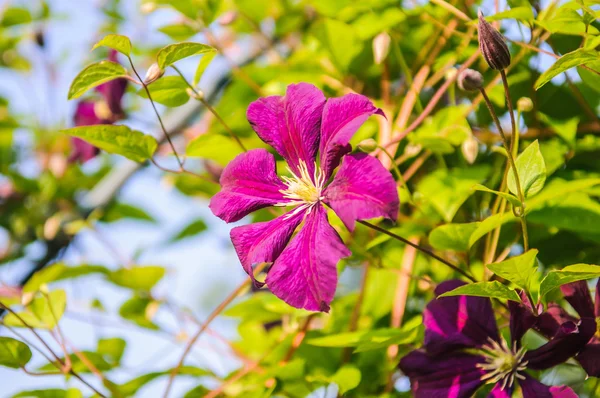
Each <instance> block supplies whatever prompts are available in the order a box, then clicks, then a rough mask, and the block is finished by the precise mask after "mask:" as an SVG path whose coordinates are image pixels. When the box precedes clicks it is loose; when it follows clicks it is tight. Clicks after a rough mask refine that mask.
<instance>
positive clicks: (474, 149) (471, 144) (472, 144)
mask: <svg viewBox="0 0 600 398" xmlns="http://www.w3.org/2000/svg"><path fill="white" fill-rule="evenodd" d="M460 149H461V152H462V154H463V156H464V157H465V160H466V161H467V163H469V164H473V163H475V159H477V154H478V153H479V144H478V143H477V140H476V139H475V137H473V136H472V135H471V136H469V138H467V139H466V140H464V141H463V143H462V145H461V147H460Z"/></svg>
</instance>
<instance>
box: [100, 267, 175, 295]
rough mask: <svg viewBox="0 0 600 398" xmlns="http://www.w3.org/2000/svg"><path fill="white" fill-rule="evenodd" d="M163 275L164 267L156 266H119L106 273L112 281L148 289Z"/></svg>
mask: <svg viewBox="0 0 600 398" xmlns="http://www.w3.org/2000/svg"><path fill="white" fill-rule="evenodd" d="M163 276H165V269H164V268H163V267H158V266H143V267H138V266H136V267H132V268H121V269H118V270H116V271H113V272H111V273H110V274H108V275H107V279H108V280H109V281H111V282H112V283H114V284H116V285H119V286H122V287H126V288H129V289H133V290H143V291H148V290H150V289H152V288H153V287H154V285H156V284H157V283H158V281H160V280H161V279H162V277H163Z"/></svg>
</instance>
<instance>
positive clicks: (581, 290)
mask: <svg viewBox="0 0 600 398" xmlns="http://www.w3.org/2000/svg"><path fill="white" fill-rule="evenodd" d="M560 290H561V291H562V293H563V295H564V296H565V300H567V301H568V302H569V304H571V306H572V307H573V308H575V311H577V313H578V314H579V316H580V317H590V318H594V302H593V301H592V295H591V294H590V289H589V288H588V285H587V282H586V281H578V282H572V283H567V284H566V285H562V286H561V287H560Z"/></svg>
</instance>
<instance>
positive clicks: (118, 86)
mask: <svg viewBox="0 0 600 398" xmlns="http://www.w3.org/2000/svg"><path fill="white" fill-rule="evenodd" d="M117 54H118V53H117V51H115V50H110V52H109V54H108V60H109V61H112V62H118V59H117ZM126 89H127V79H123V78H119V79H115V80H111V81H109V82H106V83H103V84H101V85H99V86H98V87H96V91H98V92H99V93H100V94H102V97H104V101H106V105H108V109H110V113H112V118H111V120H113V121H115V120H118V119H122V118H123V116H124V114H125V112H124V111H123V105H122V104H121V100H122V99H123V96H124V95H125V90H126Z"/></svg>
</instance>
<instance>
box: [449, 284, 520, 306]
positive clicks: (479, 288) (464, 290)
mask: <svg viewBox="0 0 600 398" xmlns="http://www.w3.org/2000/svg"><path fill="white" fill-rule="evenodd" d="M452 296H477V297H490V298H497V299H501V300H512V301H517V302H520V301H521V298H520V297H519V295H518V294H517V292H515V291H514V290H513V289H511V288H509V287H508V286H505V285H503V284H502V283H500V282H498V281H492V282H476V283H469V284H468V285H463V286H460V287H457V288H456V289H454V290H451V291H449V292H446V293H443V294H440V295H439V297H438V298H440V297H452Z"/></svg>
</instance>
